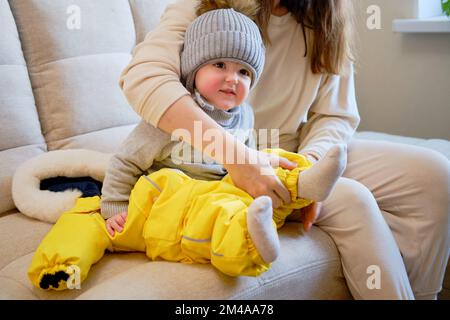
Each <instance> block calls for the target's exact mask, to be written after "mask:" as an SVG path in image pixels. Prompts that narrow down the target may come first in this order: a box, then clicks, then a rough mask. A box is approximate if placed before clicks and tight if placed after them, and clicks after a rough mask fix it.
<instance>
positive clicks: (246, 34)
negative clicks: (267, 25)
mask: <svg viewBox="0 0 450 320" xmlns="http://www.w3.org/2000/svg"><path fill="white" fill-rule="evenodd" d="M214 60H229V61H235V62H238V63H242V64H243V65H245V66H246V67H247V68H248V69H249V70H250V71H251V72H252V84H251V88H253V87H254V86H255V84H256V83H257V82H258V79H259V77H260V75H261V73H262V70H263V67H264V60H265V47H264V43H263V41H262V38H261V34H260V32H259V29H258V26H257V25H256V24H255V23H254V22H253V21H252V20H251V19H250V18H248V17H247V16H246V15H244V14H242V13H239V12H237V11H235V10H233V9H217V10H212V11H208V12H206V13H204V14H202V15H201V16H199V17H197V18H196V19H195V20H194V21H193V22H192V23H191V24H190V25H189V27H188V28H187V30H186V34H185V39H184V48H183V51H182V53H181V77H182V80H183V81H184V83H185V85H186V88H187V89H188V90H189V91H190V92H193V91H194V80H195V75H196V73H197V71H198V69H200V67H202V66H203V65H205V64H207V63H211V62H213V61H214Z"/></svg>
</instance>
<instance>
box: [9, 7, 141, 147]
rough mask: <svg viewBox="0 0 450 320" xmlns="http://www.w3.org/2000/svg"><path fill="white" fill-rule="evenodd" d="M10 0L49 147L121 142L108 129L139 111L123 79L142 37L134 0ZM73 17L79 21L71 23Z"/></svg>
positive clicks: (135, 118)
mask: <svg viewBox="0 0 450 320" xmlns="http://www.w3.org/2000/svg"><path fill="white" fill-rule="evenodd" d="M10 4H11V9H12V11H13V14H14V16H15V19H16V24H17V28H18V30H19V34H20V38H21V43H22V48H23V51H24V56H25V59H26V61H27V63H28V70H29V73H30V78H31V82H32V84H33V92H34V96H35V100H36V105H37V109H38V112H39V117H40V119H41V125H42V130H43V132H44V135H45V139H46V141H47V144H48V147H49V149H51V150H53V149H61V148H68V147H70V148H83V147H84V148H86V147H87V145H88V146H89V147H92V148H93V149H96V150H101V151H107V152H109V151H110V152H112V151H114V150H115V149H116V148H117V145H118V143H119V142H118V140H117V139H115V137H114V136H110V130H107V129H109V128H113V127H120V126H128V127H129V126H130V125H132V124H135V123H136V122H137V121H138V119H139V117H138V116H137V115H136V114H135V113H134V111H132V109H131V108H130V106H129V105H128V103H127V101H126V99H125V97H124V95H123V94H122V91H121V90H120V88H119V86H118V79H119V75H120V73H121V71H122V70H123V69H124V68H125V66H126V65H127V63H128V61H129V59H130V57H131V55H130V52H131V50H132V49H133V47H134V46H135V43H136V35H135V31H134V23H133V16H132V13H131V9H130V5H129V3H128V1H123V0H96V1H95V4H94V2H92V1H88V0H83V1H77V2H76V5H77V8H78V9H79V10H78V11H69V13H68V9H69V8H70V7H71V6H72V5H74V1H72V0H59V1H53V0H27V1H22V0H11V1H10ZM74 12H75V13H74ZM73 17H75V18H77V17H79V21H80V24H79V27H80V28H79V29H77V28H76V24H75V29H74V28H73V27H71V26H73V25H70V24H69V25H68V21H69V22H70V21H73V20H72V18H73ZM130 129H131V127H129V128H125V129H124V130H123V131H122V133H121V134H120V135H121V136H122V139H120V140H123V138H124V137H125V135H126V134H127V133H128V132H129V130H130ZM105 130H106V131H105ZM91 133H93V134H92V135H91ZM78 136H82V138H81V139H79V140H78V139H77V137H78ZM103 137H104V138H103ZM98 142H101V143H98Z"/></svg>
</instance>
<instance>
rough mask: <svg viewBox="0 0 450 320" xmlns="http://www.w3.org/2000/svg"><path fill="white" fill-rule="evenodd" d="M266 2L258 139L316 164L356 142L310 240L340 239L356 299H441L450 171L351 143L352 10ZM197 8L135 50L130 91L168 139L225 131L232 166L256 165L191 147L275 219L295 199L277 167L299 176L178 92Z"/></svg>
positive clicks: (418, 151) (417, 154)
mask: <svg viewBox="0 0 450 320" xmlns="http://www.w3.org/2000/svg"><path fill="white" fill-rule="evenodd" d="M248 2H249V5H254V6H255V10H257V9H258V6H257V5H256V4H254V3H252V1H248ZM258 2H259V5H260V10H259V13H258V17H257V19H256V21H257V23H258V25H259V26H260V29H261V31H262V34H263V36H264V38H265V40H266V43H267V52H266V54H267V55H266V64H265V70H264V72H263V75H262V77H261V79H260V82H259V84H258V86H257V88H255V90H254V91H253V93H252V96H251V104H252V105H253V108H254V111H255V120H256V128H257V129H272V128H276V129H279V130H280V147H282V148H284V149H286V150H289V151H294V152H299V153H302V154H305V155H307V156H308V157H309V158H310V159H311V160H313V161H317V160H319V159H320V158H321V157H323V155H324V154H325V153H326V151H327V150H328V149H329V148H330V147H331V146H332V145H334V144H337V143H347V142H348V152H349V153H348V165H347V169H346V171H345V173H344V176H345V177H343V178H341V179H340V180H339V181H338V183H337V185H336V188H335V189H334V191H333V192H332V194H331V196H330V197H329V198H328V199H327V200H326V201H325V202H324V203H323V204H322V205H316V206H314V207H312V208H310V210H309V211H308V212H306V214H305V215H304V217H303V219H304V225H305V229H306V230H308V229H309V228H310V226H311V224H312V223H314V224H315V225H317V226H318V227H320V228H321V229H322V230H324V231H325V232H327V233H328V234H329V235H330V236H331V237H332V238H333V240H334V242H335V243H336V245H337V247H338V250H339V252H340V255H341V257H342V266H343V271H344V275H345V277H346V280H347V284H348V287H349V288H350V291H351V293H352V295H353V297H354V298H356V299H378V298H383V299H414V298H417V299H434V298H436V295H437V293H438V292H439V291H440V290H441V283H442V279H443V276H444V272H445V267H446V263H447V259H448V253H449V232H448V230H449V184H450V182H449V168H448V162H447V160H446V159H445V158H444V157H442V156H441V155H439V154H437V153H435V152H432V151H428V150H425V149H422V148H417V147H411V146H406V145H399V144H392V143H385V142H383V143H380V142H374V141H361V140H355V139H354V140H351V137H352V135H353V133H354V131H355V130H356V128H357V126H358V124H359V115H358V111H357V106H356V101H355V92H354V79H353V70H352V64H351V58H352V55H351V45H350V44H351V31H352V26H351V23H350V22H351V19H350V18H351V11H350V9H351V6H350V1H344V0H328V1H326V0H324V1H316V0H288V1H280V0H260V1H258ZM197 5H198V1H197V0H179V1H177V2H176V3H175V4H173V5H170V6H169V7H168V8H167V10H166V12H165V14H164V15H163V17H162V19H161V22H160V24H159V26H158V27H157V28H156V30H154V31H153V32H151V33H149V34H148V35H147V37H146V39H145V41H144V42H142V43H141V44H139V45H138V46H137V47H136V48H135V50H134V55H133V59H132V61H131V63H130V64H129V66H128V67H127V68H126V70H125V71H124V72H123V74H122V77H121V82H120V84H121V87H122V89H123V91H124V93H125V95H126V96H127V98H128V100H129V102H130V104H131V105H132V106H133V108H134V109H135V111H136V112H138V113H139V114H140V115H141V116H142V117H143V118H144V119H145V120H146V121H147V122H149V123H151V124H153V125H154V126H156V127H158V128H160V129H161V130H164V131H166V132H169V133H174V132H175V130H176V129H184V130H187V131H188V132H190V133H191V135H190V136H191V137H194V126H195V124H196V123H198V121H200V122H201V123H202V129H203V130H205V131H206V130H216V133H217V132H218V133H219V134H220V137H221V138H222V139H223V140H222V141H223V145H224V146H228V147H230V146H231V148H232V149H231V150H232V151H233V152H234V153H233V154H234V155H241V156H242V155H246V157H247V158H246V159H253V160H254V159H255V158H254V157H253V158H252V156H254V155H255V154H257V155H258V157H257V161H256V163H255V161H250V160H247V161H246V162H245V163H237V161H229V158H225V153H226V152H225V149H218V148H216V149H211V148H209V147H208V144H209V141H203V140H202V139H191V138H190V137H189V136H187V137H186V136H185V137H184V138H185V139H187V140H188V142H189V143H190V144H191V145H193V146H194V147H195V148H197V149H198V150H202V151H203V152H204V153H205V154H207V155H208V156H209V157H211V158H213V159H214V160H216V161H218V162H220V163H223V164H224V166H225V168H226V169H227V170H228V172H229V173H230V175H231V177H232V179H233V181H234V182H235V183H236V185H238V186H239V187H241V188H242V189H244V190H245V191H247V192H248V193H249V194H250V195H252V196H253V197H258V196H260V195H268V196H270V197H271V198H272V201H273V205H274V207H278V206H279V205H280V204H281V202H285V203H288V202H289V201H290V200H289V196H288V192H287V190H286V189H285V188H284V186H283V185H282V184H281V182H280V181H279V180H278V179H277V178H276V176H275V175H274V174H273V170H272V169H271V164H273V163H274V162H276V161H279V165H281V166H282V167H285V168H291V167H292V164H290V163H289V162H288V161H287V160H286V159H276V158H270V157H269V156H267V155H264V154H262V153H260V152H258V151H252V150H249V149H248V148H247V147H246V146H245V145H243V144H241V143H239V142H238V141H235V139H234V138H233V137H232V136H230V135H229V134H228V133H226V132H225V131H223V130H222V129H221V128H220V127H219V126H218V125H217V124H216V123H215V122H214V121H213V120H212V119H210V118H209V117H208V116H207V115H206V114H205V113H203V112H202V111H201V110H200V108H197V107H196V105H195V103H194V101H193V100H192V98H191V97H190V96H189V93H188V91H187V90H186V89H185V88H184V87H183V85H182V84H181V83H180V80H179V78H180V61H179V59H180V55H179V53H180V51H181V46H182V43H183V37H184V32H185V30H186V26H187V25H188V24H189V23H190V22H191V21H192V20H193V19H194V18H195V17H196V7H197ZM216 137H217V134H216ZM228 150H229V149H228ZM224 159H227V161H226V162H225V161H224ZM232 160H236V159H235V158H234V159H232ZM262 170H265V171H262ZM261 172H265V173H267V172H270V173H271V174H264V175H262V174H261ZM430 190H433V191H432V192H430ZM319 211H320V214H319ZM373 266H376V267H378V268H379V270H380V272H381V287H380V288H379V289H375V290H373V289H372V290H371V289H370V288H368V286H367V278H368V276H369V275H368V273H367V270H371V268H373Z"/></svg>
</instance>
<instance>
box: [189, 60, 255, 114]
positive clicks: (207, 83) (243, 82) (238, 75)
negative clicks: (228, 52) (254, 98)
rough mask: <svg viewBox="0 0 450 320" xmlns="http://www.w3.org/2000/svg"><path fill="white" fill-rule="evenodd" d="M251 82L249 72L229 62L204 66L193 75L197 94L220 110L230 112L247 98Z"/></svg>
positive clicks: (237, 64) (218, 62)
mask: <svg viewBox="0 0 450 320" xmlns="http://www.w3.org/2000/svg"><path fill="white" fill-rule="evenodd" d="M251 82H252V79H251V72H250V70H248V68H246V67H245V66H243V65H242V64H239V63H236V62H231V61H217V62H214V63H210V64H207V65H204V66H203V67H201V68H200V69H199V70H198V71H197V74H196V75H195V87H196V88H197V90H198V92H199V93H200V94H201V95H202V96H203V97H204V98H205V99H206V100H207V101H208V102H209V103H211V104H212V105H213V106H214V107H216V108H217V109H221V110H230V109H232V108H234V107H236V106H239V105H240V104H242V102H243V101H244V100H245V99H246V98H247V96H248V93H249V91H250V85H251Z"/></svg>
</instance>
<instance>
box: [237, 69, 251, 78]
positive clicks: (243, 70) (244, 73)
mask: <svg viewBox="0 0 450 320" xmlns="http://www.w3.org/2000/svg"><path fill="white" fill-rule="evenodd" d="M239 72H240V73H241V74H242V75H244V76H246V77H250V71H248V70H247V69H241V70H240V71H239Z"/></svg>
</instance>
